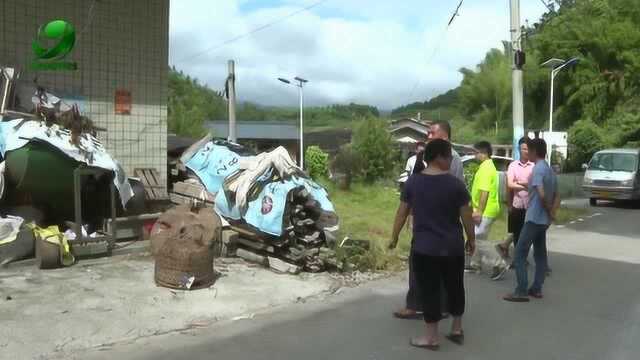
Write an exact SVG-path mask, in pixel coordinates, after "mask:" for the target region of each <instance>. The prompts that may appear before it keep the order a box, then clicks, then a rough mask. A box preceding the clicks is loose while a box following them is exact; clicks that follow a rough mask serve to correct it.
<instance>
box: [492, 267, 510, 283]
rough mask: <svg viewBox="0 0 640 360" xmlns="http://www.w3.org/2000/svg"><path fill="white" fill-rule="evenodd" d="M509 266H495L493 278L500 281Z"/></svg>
mask: <svg viewBox="0 0 640 360" xmlns="http://www.w3.org/2000/svg"><path fill="white" fill-rule="evenodd" d="M507 270H508V268H507V267H506V266H495V267H494V268H493V274H491V280H493V281H498V280H501V279H502V278H503V277H504V274H506V273H507Z"/></svg>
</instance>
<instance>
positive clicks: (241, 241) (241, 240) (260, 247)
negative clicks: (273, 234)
mask: <svg viewBox="0 0 640 360" xmlns="http://www.w3.org/2000/svg"><path fill="white" fill-rule="evenodd" d="M236 241H237V243H238V244H240V245H244V246H246V247H250V248H252V249H255V250H263V251H266V252H270V253H273V252H275V249H274V248H273V246H269V245H266V244H264V243H261V242H257V241H251V240H249V239H245V238H241V237H239V238H238V239H237V240H236Z"/></svg>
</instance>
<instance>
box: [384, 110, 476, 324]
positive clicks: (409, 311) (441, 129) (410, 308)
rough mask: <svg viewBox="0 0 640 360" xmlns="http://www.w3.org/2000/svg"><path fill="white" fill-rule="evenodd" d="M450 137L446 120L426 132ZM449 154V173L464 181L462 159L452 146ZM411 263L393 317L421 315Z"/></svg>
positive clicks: (431, 137) (417, 167) (416, 169)
mask: <svg viewBox="0 0 640 360" xmlns="http://www.w3.org/2000/svg"><path fill="white" fill-rule="evenodd" d="M450 138H451V125H449V123H448V122H444V121H442V122H436V123H434V124H432V125H431V127H430V129H429V134H428V141H430V140H435V139H442V140H446V141H449V142H451V140H450ZM451 155H453V159H452V160H451V168H450V169H449V174H451V175H453V176H455V177H456V178H458V179H460V180H461V181H462V182H464V171H463V169H462V160H461V159H460V155H459V154H458V153H457V152H456V151H455V150H453V148H452V149H451ZM423 156H424V153H419V154H418V156H417V160H416V162H415V164H416V165H415V166H414V169H413V173H412V174H415V173H419V172H421V171H422V170H424V165H422V164H423ZM421 165H422V166H421ZM412 247H413V244H412ZM411 253H413V249H412V250H411ZM411 263H412V262H411V259H409V291H408V292H407V299H406V306H405V308H404V309H400V310H398V311H395V312H394V313H393V315H394V316H395V317H397V318H400V319H416V318H421V317H422V300H421V299H420V294H419V292H418V288H417V283H416V278H415V274H414V273H413V269H412V266H411ZM444 303H446V301H443V304H444ZM445 312H446V311H445Z"/></svg>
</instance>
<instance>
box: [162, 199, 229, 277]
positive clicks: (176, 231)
mask: <svg viewBox="0 0 640 360" xmlns="http://www.w3.org/2000/svg"><path fill="white" fill-rule="evenodd" d="M218 224H219V219H218V218H217V217H215V218H214V216H213V212H211V211H206V210H203V211H199V213H193V212H189V213H183V216H181V219H180V220H179V221H175V222H173V223H172V224H169V225H170V228H168V229H166V230H165V231H167V232H169V233H168V234H166V233H165V234H158V235H162V236H163V237H164V239H165V241H164V242H158V245H159V246H158V247H159V248H158V249H157V250H156V253H155V254H154V257H155V275H154V278H155V281H156V284H157V285H159V286H164V287H168V288H172V289H181V290H195V289H202V288H207V287H210V286H211V285H213V283H214V282H215V280H216V275H215V271H214V268H213V261H214V253H213V249H212V246H211V245H212V239H214V238H217V237H218V236H217V234H218V233H219V229H220V227H219V225H218Z"/></svg>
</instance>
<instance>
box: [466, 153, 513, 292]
mask: <svg viewBox="0 0 640 360" xmlns="http://www.w3.org/2000/svg"><path fill="white" fill-rule="evenodd" d="M474 149H475V150H476V159H477V160H478V161H479V162H480V167H479V168H478V171H477V172H476V174H475V176H474V178H473V186H472V187H471V204H472V206H473V221H474V222H475V225H476V226H475V232H476V240H479V241H482V240H488V236H489V232H490V231H491V226H492V225H493V223H494V222H495V220H496V218H497V217H498V216H499V215H500V211H501V209H500V200H499V188H498V186H499V179H498V170H497V169H496V166H495V165H494V163H493V160H491V156H492V155H493V149H492V147H491V144H490V143H488V142H486V141H481V142H479V143H477V144H475V145H474ZM489 247H490V246H489ZM490 248H493V247H490ZM483 256H484V255H483V254H482V251H478V252H477V256H474V258H472V259H470V264H469V266H468V267H467V270H468V271H477V270H481V267H482V264H481V262H482V258H483ZM504 272H506V265H504V264H501V263H498V262H496V263H494V264H493V273H492V275H491V277H492V278H494V279H496V280H497V279H499V278H501V277H502V275H504Z"/></svg>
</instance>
